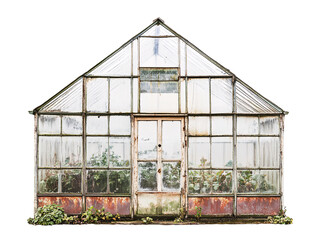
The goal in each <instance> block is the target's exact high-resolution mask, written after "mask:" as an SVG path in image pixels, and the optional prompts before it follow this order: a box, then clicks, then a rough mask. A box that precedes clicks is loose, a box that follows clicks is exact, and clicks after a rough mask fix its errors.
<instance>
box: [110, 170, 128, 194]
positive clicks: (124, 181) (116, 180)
mask: <svg viewBox="0 0 319 240" xmlns="http://www.w3.org/2000/svg"><path fill="white" fill-rule="evenodd" d="M130 178H131V175H130V171H129V170H118V171H114V170H113V171H110V176H109V183H110V192H111V193H129V192H130V188H131V185H130Z"/></svg>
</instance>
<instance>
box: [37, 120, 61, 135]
mask: <svg viewBox="0 0 319 240" xmlns="http://www.w3.org/2000/svg"><path fill="white" fill-rule="evenodd" d="M60 132H61V118H60V116H53V115H52V116H51V115H40V116H39V133H40V134H60Z"/></svg>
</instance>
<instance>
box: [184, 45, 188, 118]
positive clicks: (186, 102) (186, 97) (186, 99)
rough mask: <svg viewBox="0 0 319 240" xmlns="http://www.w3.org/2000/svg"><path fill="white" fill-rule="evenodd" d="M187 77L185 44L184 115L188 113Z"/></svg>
mask: <svg viewBox="0 0 319 240" xmlns="http://www.w3.org/2000/svg"><path fill="white" fill-rule="evenodd" d="M187 85H188V77H187V45H186V44H185V113H188V96H187V93H188V89H187Z"/></svg>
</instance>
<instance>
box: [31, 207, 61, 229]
mask: <svg viewBox="0 0 319 240" xmlns="http://www.w3.org/2000/svg"><path fill="white" fill-rule="evenodd" d="M63 218H64V209H63V208H61V207H59V206H57V205H56V204H51V205H45V206H43V207H39V208H38V210H37V212H36V214H35V216H34V218H29V219H28V223H29V224H35V225H53V224H61V223H63Z"/></svg>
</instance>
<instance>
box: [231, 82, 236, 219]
mask: <svg viewBox="0 0 319 240" xmlns="http://www.w3.org/2000/svg"><path fill="white" fill-rule="evenodd" d="M235 84H236V77H235V76H233V77H232V92H233V95H232V98H233V111H232V112H233V193H234V203H233V215H234V216H235V217H236V216H237V114H236V113H237V106H236V86H235Z"/></svg>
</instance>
